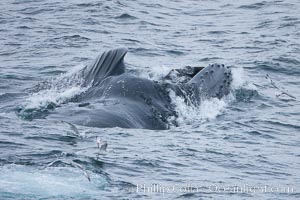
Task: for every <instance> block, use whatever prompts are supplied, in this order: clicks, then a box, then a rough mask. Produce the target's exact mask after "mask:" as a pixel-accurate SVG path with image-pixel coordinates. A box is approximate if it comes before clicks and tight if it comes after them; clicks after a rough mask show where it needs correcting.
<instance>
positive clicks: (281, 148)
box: [0, 0, 300, 199]
mask: <svg viewBox="0 0 300 200" xmlns="http://www.w3.org/2000/svg"><path fill="white" fill-rule="evenodd" d="M0 8H1V9H0V47H1V49H0V199H134V198H142V199H161V198H166V199H174V198H178V199H184V198H195V199H248V198H251V199H252V198H255V199H299V198H300V178H299V177H300V136H299V130H300V125H299V124H300V102H299V100H300V92H299V86H300V81H299V75H300V42H299V38H300V2H299V1H298V0H266V1H260V0H253V1H244V0H236V1H229V0H222V1H221V0H203V1H196V0H185V1H178V0H169V1H166V0H161V1H158V0H147V1H146V0H134V1H131V0H130V1H129V0H119V1H115V0H110V1H91V0H89V1H84V3H83V1H79V0H70V1H55V0H52V1H50V0H48V1H47V0H16V1H8V0H2V1H1V2H0ZM115 47H127V48H128V49H129V53H128V54H127V56H126V58H125V61H126V63H127V64H128V66H129V67H130V68H131V69H134V70H136V71H138V72H139V76H142V77H148V78H150V79H153V80H160V79H161V78H162V77H163V76H164V75H165V74H166V73H168V71H169V70H171V69H174V68H180V67H183V66H187V65H191V66H206V65H208V64H211V63H223V64H226V65H230V66H233V75H234V76H233V84H232V91H231V93H230V94H229V95H228V96H226V97H224V98H222V99H220V100H218V99H211V100H207V101H205V102H203V103H202V104H201V106H200V107H189V106H187V105H185V103H184V101H183V100H182V99H180V98H178V97H176V96H175V95H173V94H170V96H171V98H172V102H173V103H174V105H176V108H177V112H178V114H179V117H178V118H177V119H176V120H177V122H178V124H179V127H171V128H170V129H169V130H163V131H153V130H141V129H122V128H117V127H116V128H107V129H99V128H91V127H84V126H76V127H74V126H72V125H70V124H67V123H64V122H61V121H53V120H51V121H50V120H47V119H43V116H44V115H45V116H46V114H48V113H49V112H50V113H51V105H53V104H54V105H59V106H67V105H68V104H65V102H66V101H67V100H68V99H69V98H71V97H72V96H74V95H76V94H79V93H81V92H83V91H84V90H85V88H81V87H80V86H79V85H80V82H81V81H82V80H81V79H80V77H76V76H74V73H75V72H76V71H78V69H80V68H82V67H83V66H85V65H87V64H90V63H91V62H92V61H93V60H94V59H95V57H96V56H97V55H98V54H100V53H102V52H103V51H104V50H107V49H111V48H115ZM66 77H72V78H71V79H70V78H66ZM45 81H46V82H48V87H47V88H46V89H44V90H42V91H40V92H37V93H36V92H32V91H31V88H33V87H34V86H36V85H37V84H38V83H40V82H45ZM20 107H21V108H26V109H27V111H28V112H25V113H21V114H20V112H19V111H20ZM35 115H39V116H40V117H39V118H40V119H33V120H31V119H32V118H31V117H32V116H35ZM96 137H98V139H99V138H101V140H104V141H106V142H107V144H108V146H107V149H106V151H104V150H99V148H98V146H97V139H96Z"/></svg>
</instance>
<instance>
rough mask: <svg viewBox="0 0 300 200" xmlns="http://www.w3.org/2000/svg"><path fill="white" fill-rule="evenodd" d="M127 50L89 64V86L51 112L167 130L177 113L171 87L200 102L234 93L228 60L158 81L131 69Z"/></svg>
mask: <svg viewBox="0 0 300 200" xmlns="http://www.w3.org/2000/svg"><path fill="white" fill-rule="evenodd" d="M126 53H127V49H125V48H118V49H113V50H109V51H106V52H104V53H103V54H102V55H100V56H99V57H98V58H97V60H96V61H95V62H94V63H93V64H92V65H91V66H87V67H85V68H84V69H83V71H82V74H83V76H84V78H85V82H84V85H85V86H90V87H89V89H88V90H87V91H86V92H84V93H82V94H81V95H79V96H77V97H76V98H74V99H72V102H73V104H70V105H67V106H61V107H59V108H57V109H55V111H53V113H52V114H51V115H50V116H49V117H50V118H53V119H56V120H57V119H60V120H63V121H66V122H69V123H74V124H78V125H84V126H90V127H100V128H109V127H122V128H144V129H157V130H162V129H168V128H169V125H170V123H171V124H172V122H170V120H169V119H170V117H171V116H174V117H176V116H177V115H176V107H175V106H174V105H173V104H172V102H171V99H170V96H169V90H173V91H174V92H175V93H176V94H177V95H180V96H182V97H184V98H185V99H187V100H189V101H188V102H192V103H193V104H195V105H198V104H200V103H201V100H202V99H204V98H212V97H218V98H221V97H222V96H224V95H226V94H228V93H229V90H230V83H231V80H232V78H231V72H230V69H229V68H227V67H225V66H224V65H218V64H214V65H210V66H208V67H205V68H192V67H186V68H184V69H178V70H172V71H171V72H170V73H169V74H168V75H167V76H166V78H165V81H162V82H156V81H152V80H148V79H145V78H140V77H137V76H134V75H132V74H131V73H130V72H126V69H125V64H124V61H123V60H124V56H125V55H126ZM172 74H173V75H172ZM174 74H175V75H174ZM172 76H177V77H178V76H182V77H184V79H185V82H176V81H173V80H171V79H172ZM74 103H75V106H74ZM174 123H175V122H174ZM175 125H176V124H175Z"/></svg>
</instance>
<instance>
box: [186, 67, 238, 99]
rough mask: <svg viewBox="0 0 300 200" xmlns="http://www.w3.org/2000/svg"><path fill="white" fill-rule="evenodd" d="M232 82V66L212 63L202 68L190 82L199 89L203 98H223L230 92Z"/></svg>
mask: <svg viewBox="0 0 300 200" xmlns="http://www.w3.org/2000/svg"><path fill="white" fill-rule="evenodd" d="M231 82H232V73H231V69H230V67H227V66H225V65H223V64H222V65H220V64H212V65H209V66H207V67H205V68H204V69H202V70H201V71H200V72H199V73H198V74H196V75H195V76H194V77H193V78H192V79H191V80H190V81H189V82H188V83H189V84H193V85H194V87H196V88H198V89H199V95H200V96H201V98H211V97H217V98H222V97H223V96H225V95H227V94H229V92H230V85H231Z"/></svg>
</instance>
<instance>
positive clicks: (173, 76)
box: [164, 66, 204, 84]
mask: <svg viewBox="0 0 300 200" xmlns="http://www.w3.org/2000/svg"><path fill="white" fill-rule="evenodd" d="M202 69H204V67H192V66H185V67H183V68H180V69H172V70H171V71H170V72H169V73H168V74H167V75H166V76H165V77H164V80H168V81H171V82H172V83H176V84H177V83H187V82H188V81H190V80H191V79H192V78H194V76H196V75H197V74H198V73H199V72H200V71H201V70H202Z"/></svg>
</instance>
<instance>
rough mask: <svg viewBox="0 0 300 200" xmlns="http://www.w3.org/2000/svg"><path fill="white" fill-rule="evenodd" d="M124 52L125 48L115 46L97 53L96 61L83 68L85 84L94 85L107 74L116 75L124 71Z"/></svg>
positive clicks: (125, 51)
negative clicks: (115, 47) (99, 53)
mask: <svg viewBox="0 0 300 200" xmlns="http://www.w3.org/2000/svg"><path fill="white" fill-rule="evenodd" d="M126 53H127V49H126V48H117V49H112V50H109V51H105V52H104V53H103V54H101V55H99V56H98V57H97V59H96V61H95V62H94V63H93V64H92V65H90V66H89V67H87V68H86V69H85V72H84V73H85V74H86V75H85V76H86V78H85V85H88V84H92V85H96V84H98V83H100V82H101V81H102V80H103V79H105V78H106V77H108V76H117V75H120V74H122V73H124V72H125V64H124V57H125V55H126Z"/></svg>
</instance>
